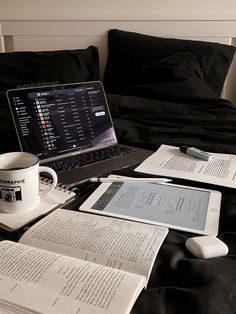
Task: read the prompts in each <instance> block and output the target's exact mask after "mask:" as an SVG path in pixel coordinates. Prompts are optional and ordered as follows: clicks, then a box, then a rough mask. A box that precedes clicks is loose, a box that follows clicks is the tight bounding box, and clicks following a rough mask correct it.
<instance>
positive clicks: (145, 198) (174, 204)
mask: <svg viewBox="0 0 236 314" xmlns="http://www.w3.org/2000/svg"><path fill="white" fill-rule="evenodd" d="M110 177H111V178H112V176H110ZM220 205H221V193H220V192H219V191H215V190H207V189H200V188H195V187H189V186H183V185H176V184H169V183H164V184H157V183H150V182H141V181H140V182H138V181H134V182H132V181H130V182H129V181H126V182H125V181H124V182H114V183H102V184H101V185H100V186H99V187H98V188H97V189H96V190H95V191H94V192H93V193H92V195H91V196H90V197H89V198H88V199H87V200H86V201H85V202H84V203H83V204H82V206H81V207H80V210H82V211H86V212H90V213H97V214H101V215H106V216H112V217H119V218H125V219H129V220H135V221H141V222H145V223H150V224H156V225H161V226H166V227H169V228H172V229H177V230H182V231H187V232H191V233H196V234H202V235H217V234H218V226H219V217H220Z"/></svg>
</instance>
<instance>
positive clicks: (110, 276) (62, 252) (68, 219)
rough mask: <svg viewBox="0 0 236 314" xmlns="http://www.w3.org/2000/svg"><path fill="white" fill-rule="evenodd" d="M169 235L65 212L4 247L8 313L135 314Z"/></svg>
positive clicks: (4, 309) (1, 281)
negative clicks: (136, 305) (135, 304)
mask: <svg viewBox="0 0 236 314" xmlns="http://www.w3.org/2000/svg"><path fill="white" fill-rule="evenodd" d="M167 233H168V229H167V228H165V227H160V226H153V225H147V224H143V223H138V222H131V221H126V220H121V219H117V218H110V217H104V216H97V215H91V214H86V213H81V212H74V211H69V210H64V209H57V210H56V211H54V212H53V213H51V214H49V215H48V216H46V217H45V218H43V219H42V220H41V221H39V222H38V223H36V224H35V225H34V226H33V227H31V228H30V229H29V230H28V231H27V232H26V233H25V234H24V235H23V236H22V238H21V239H20V241H19V243H14V242H11V241H2V242H0V312H1V313H21V314H24V313H25V314H26V313H27V314H28V313H45V314H60V313H63V314H65V313H70V314H78V313H80V314H82V313H84V314H88V313H96V314H100V313H104V314H105V313H106V314H107V313H112V314H115V313H119V314H122V313H129V312H130V310H131V309H132V307H133V304H134V302H135V301H136V299H137V297H138V295H139V293H140V292H141V291H142V289H143V288H145V287H146V285H147V282H148V279H149V276H150V273H151V270H152V267H153V263H154V261H155V258H156V256H157V253H158V251H159V249H160V247H161V244H162V242H163V241H164V239H165V237H166V235H167Z"/></svg>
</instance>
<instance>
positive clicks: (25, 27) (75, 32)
mask: <svg viewBox="0 0 236 314" xmlns="http://www.w3.org/2000/svg"><path fill="white" fill-rule="evenodd" d="M113 28H118V29H122V30H127V31H134V32H139V33H143V34H149V35H153V36H159V37H175V38H184V39H196V40H205V41H214V42H219V43H224V44H229V45H234V44H236V20H230V19H223V18H213V17H211V18H210V19H207V18H202V17H201V18H200V17H198V18H197V17H189V18H186V17H180V16H179V17H175V18H173V17H172V18H170V17H163V16H162V17H153V18H150V17H140V18H129V17H126V18H117V17H114V18H95V17H94V18H70V19H68V18H67V19H66V18H63V17H60V18H52V19H44V18H37V19H26V18H24V19H12V18H4V19H2V20H1V21H0V51H2V52H7V51H23V50H31V51H37V50H57V49H76V48H87V47H88V46H89V45H95V46H97V47H98V49H99V57H100V65H101V69H100V71H101V76H102V75H103V71H104V67H105V64H106V59H107V53H108V50H107V31H108V30H109V29H113ZM235 67H236V63H235V62H233V63H232V66H231V69H230V71H229V74H228V77H227V80H226V84H225V87H224V90H223V94H222V96H223V97H225V98H227V99H230V100H232V101H235V102H236V91H235V88H234V82H235V79H236V75H235V74H234V73H235V72H236V71H234V68H235Z"/></svg>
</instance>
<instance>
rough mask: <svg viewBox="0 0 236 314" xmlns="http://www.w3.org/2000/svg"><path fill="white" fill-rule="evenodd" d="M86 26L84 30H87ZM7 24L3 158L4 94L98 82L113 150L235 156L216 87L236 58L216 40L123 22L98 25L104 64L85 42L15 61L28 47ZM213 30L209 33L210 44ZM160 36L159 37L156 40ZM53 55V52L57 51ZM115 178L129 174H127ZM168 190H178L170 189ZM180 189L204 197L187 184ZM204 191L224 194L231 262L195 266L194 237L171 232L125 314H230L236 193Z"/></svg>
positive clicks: (234, 131)
mask: <svg viewBox="0 0 236 314" xmlns="http://www.w3.org/2000/svg"><path fill="white" fill-rule="evenodd" d="M26 22H27V21H26ZM28 22H29V21H28ZM82 22H84V21H82ZM92 22H94V21H92ZM92 22H91V24H90V28H92V27H94V23H92ZM100 22H101V21H100ZM131 22H133V23H134V22H135V21H131ZM14 23H16V22H14ZM14 23H10V24H9V21H6V23H5V24H4V22H3V24H2V32H3V38H4V40H5V41H4V49H5V50H6V51H11V49H12V50H14V51H16V52H14V53H13V54H12V53H7V54H4V56H3V54H2V55H1V56H0V87H1V139H2V141H1V151H7V150H13V149H18V147H17V141H16V138H15V137H14V131H13V126H12V123H11V119H10V116H9V112H8V111H7V106H6V99H5V94H4V93H5V90H6V89H9V88H13V87H15V86H25V85H27V86H29V85H30V84H32V85H33V84H36V83H40V82H45V80H46V82H49V83H55V82H59V83H67V82H68V83H70V82H74V81H78V80H80V81H82V80H97V79H102V80H103V83H104V88H105V91H106V93H107V98H108V103H109V107H110V110H111V115H112V117H113V121H114V126H115V128H116V131H117V136H118V139H119V142H121V143H124V144H129V145H132V146H137V147H142V148H147V149H150V150H152V151H155V150H157V149H158V147H159V146H160V145H161V144H167V145H174V146H180V145H191V146H195V147H198V148H200V149H203V150H207V151H211V152H223V153H230V154H236V105H235V104H234V103H233V102H232V101H229V100H227V99H225V98H224V97H222V96H225V95H226V94H227V93H226V92H227V88H228V87H227V86H226V85H224V84H225V82H226V77H227V75H228V73H229V72H228V71H229V68H230V66H231V64H232V61H233V57H234V53H235V48H234V47H233V46H231V45H225V44H226V43H229V42H227V40H226V41H223V42H221V43H216V42H215V41H219V40H212V41H208V40H205V41H202V40H197V39H196V38H195V39H194V40H190V39H189V38H187V39H186V38H181V39H180V38H172V37H168V38H166V37H162V36H156V32H157V31H155V34H154V33H153V32H152V30H153V29H154V28H151V31H150V32H148V29H147V28H144V32H141V30H142V27H143V26H144V24H142V23H139V24H138V25H139V27H140V28H139V27H138V28H137V30H140V32H137V31H136V32H134V31H131V30H132V25H133V24H132V23H131V25H130V23H128V21H125V22H124V21H123V24H122V25H123V28H124V26H126V27H127V29H125V30H124V29H123V30H121V29H119V28H117V26H118V24H117V23H113V24H112V26H115V27H113V28H107V27H108V25H107V23H105V22H104V21H103V24H102V25H103V26H101V23H98V24H99V25H100V28H99V29H101V28H102V29H103V31H104V32H105V31H106V33H107V31H108V29H109V32H108V33H107V36H108V50H107V51H106V53H107V55H108V59H107V60H106V58H105V57H104V54H103V55H102V56H99V53H100V52H101V49H99V50H98V49H97V47H98V46H99V44H100V43H101V41H97V37H96V40H94V38H93V39H92V38H91V37H90V39H91V43H89V42H88V38H89V36H86V41H85V42H86V43H85V42H84V43H85V45H86V47H82V48H80V47H79V48H80V49H76V50H74V49H73V50H72V48H71V49H70V50H68V49H67V50H61V51H60V52H58V51H56V50H55V51H52V50H53V49H51V48H52V47H49V50H48V49H45V51H41V52H33V51H32V50H41V49H38V48H39V44H38V45H36V46H35V49H30V50H31V51H29V52H27V53H26V52H22V51H20V50H28V47H29V46H27V45H26V44H25V43H26V41H25V38H24V36H23V34H22V32H23V31H22V28H20V27H19V25H23V26H22V27H23V28H24V27H25V25H24V23H23V24H19V23H18V24H17V25H16V24H14ZM47 23H49V22H47ZM47 23H46V24H47ZM71 23H72V24H73V21H71ZM26 24H27V23H26ZM82 24H83V23H82ZM141 24H142V27H141V26H140V25H141ZM154 24H155V23H154ZM9 25H11V27H12V28H10V26H9ZM53 25H54V26H55V25H56V21H54V24H53ZM109 25H111V24H109ZM145 25H147V24H145ZM181 25H182V24H181ZM210 25H212V24H210ZM41 26H42V27H41V28H40V27H39V25H37V27H36V28H34V30H33V31H32V29H31V32H33V34H32V35H31V36H32V38H34V39H33V43H35V42H36V41H37V39H38V38H39V37H37V36H36V35H37V34H38V36H42V35H45V33H46V27H47V25H46V26H45V25H42V24H41ZM169 27H173V24H171V25H170V26H169ZM105 28H106V30H105ZM25 29H26V28H25ZM25 29H24V32H25ZM39 29H40V32H39V31H38V30H39ZM164 29H165V28H164ZM196 29H197V30H198V32H199V37H202V36H203V35H204V34H205V33H204V27H202V28H198V27H197V26H196ZM212 29H213V28H212ZM212 29H211V28H208V30H207V32H208V33H209V34H208V35H211V30H212ZM69 30H70V31H71V33H70V36H72V35H73V28H72V26H70V27H67V28H66V31H65V30H64V33H63V34H62V35H68V34H65V32H68V31H69ZM83 30H84V31H85V29H84V28H83ZM181 30H182V31H183V27H182V26H181V27H179V28H178V29H177V31H176V33H175V34H173V35H176V37H179V36H178V35H179V33H178V32H181ZM57 31H58V30H57ZM205 31H206V28H205ZM34 32H35V34H34ZM37 32H38V33H37ZM53 32H54V29H53V30H52V33H53ZM86 32H87V33H88V32H89V29H86ZM196 32H197V31H196ZM36 33H37V34H36ZM157 33H158V32H157ZM163 33H164V30H163V29H160V34H161V35H162V34H163ZM203 33H204V34H203ZM13 35H14V36H13ZM52 35H53V36H55V34H52ZM186 35H188V34H186ZM11 36H13V37H11ZM27 36H29V34H26V35H25V37H27ZM35 36H36V38H35ZM184 37H187V36H184ZM195 37H197V36H196V33H195ZM208 37H209V36H208ZM219 37H221V36H219ZM13 39H14V40H15V46H14V49H13V44H12V43H13ZM28 39H29V38H28ZM205 39H206V38H205ZM215 39H216V37H215ZM102 41H103V40H102ZM22 42H23V44H22V45H23V46H21V44H20V43H22ZM55 42H56V39H55V40H54V44H55ZM96 42H97V43H99V44H98V45H96V44H95V43H96ZM31 44H32V43H31ZM17 45H18V46H17ZM2 46H3V45H2ZM59 46H60V45H59ZM11 47H12V48H11ZM17 47H18V48H17ZM43 47H44V46H43ZM53 47H55V48H59V47H58V46H57V45H56V44H55V45H54V46H53ZM22 48H25V49H22ZM62 48H65V47H62ZM98 48H101V47H98ZM17 50H19V51H17ZM100 60H102V61H101V62H102V65H101V62H100V63H99V61H100ZM103 72H104V75H103ZM101 73H102V76H101ZM46 76H47V77H46ZM4 139H6V140H4ZM118 173H120V174H133V169H129V170H123V171H120V172H118ZM174 183H182V182H181V181H180V180H178V179H176V180H174ZM184 183H185V184H189V185H196V186H203V187H208V186H207V185H204V184H197V183H194V182H186V181H184ZM210 187H211V188H215V189H218V190H220V191H221V192H222V193H223V198H222V206H221V217H220V227H219V235H218V237H219V238H220V239H221V240H223V241H224V242H225V243H226V244H227V245H228V247H229V254H228V255H227V256H225V257H217V258H213V259H209V260H202V259H196V258H195V257H194V256H193V255H191V253H190V252H188V251H187V250H186V248H185V245H184V243H185V241H186V239H187V238H189V237H190V236H193V235H191V234H188V233H185V232H177V231H174V230H170V232H169V234H168V236H167V238H166V240H165V242H164V244H163V245H162V248H161V250H160V252H159V254H158V257H157V259H156V261H155V264H154V268H153V271H152V274H151V278H150V281H149V285H148V287H147V289H146V290H143V292H142V293H141V295H140V296H139V298H138V300H137V301H136V303H135V305H134V307H133V309H132V311H131V313H133V314H134V313H145V314H146V313H158V314H164V313H165V314H174V313H175V314H177V313H178V314H180V313H181V314H182V313H192V314H194V313H196V314H205V313H208V314H217V313H225V314H234V313H235V312H236V285H235V278H236V244H235V243H236V242H235V240H236V190H235V189H229V188H220V187H214V186H210Z"/></svg>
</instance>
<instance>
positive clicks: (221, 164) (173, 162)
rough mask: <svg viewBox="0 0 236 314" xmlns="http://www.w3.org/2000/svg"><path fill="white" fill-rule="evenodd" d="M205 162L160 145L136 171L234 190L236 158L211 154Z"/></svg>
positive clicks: (172, 147) (173, 147)
mask: <svg viewBox="0 0 236 314" xmlns="http://www.w3.org/2000/svg"><path fill="white" fill-rule="evenodd" d="M213 155H214V156H215V158H214V159H213V160H212V161H205V160H201V159H198V158H196V157H192V156H189V155H186V154H184V153H182V152H181V151H180V150H179V147H175V146H168V145H161V147H160V148H159V149H158V150H157V151H156V152H155V153H154V154H152V155H151V156H150V157H148V158H147V159H146V160H145V161H144V162H143V163H142V164H141V165H139V166H138V167H137V168H136V169H135V171H137V172H142V173H148V174H152V175H158V176H167V177H175V178H181V179H187V180H193V181H199V182H205V183H210V184H215V185H220V186H226V187H231V188H236V155H230V154H219V153H213Z"/></svg>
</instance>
